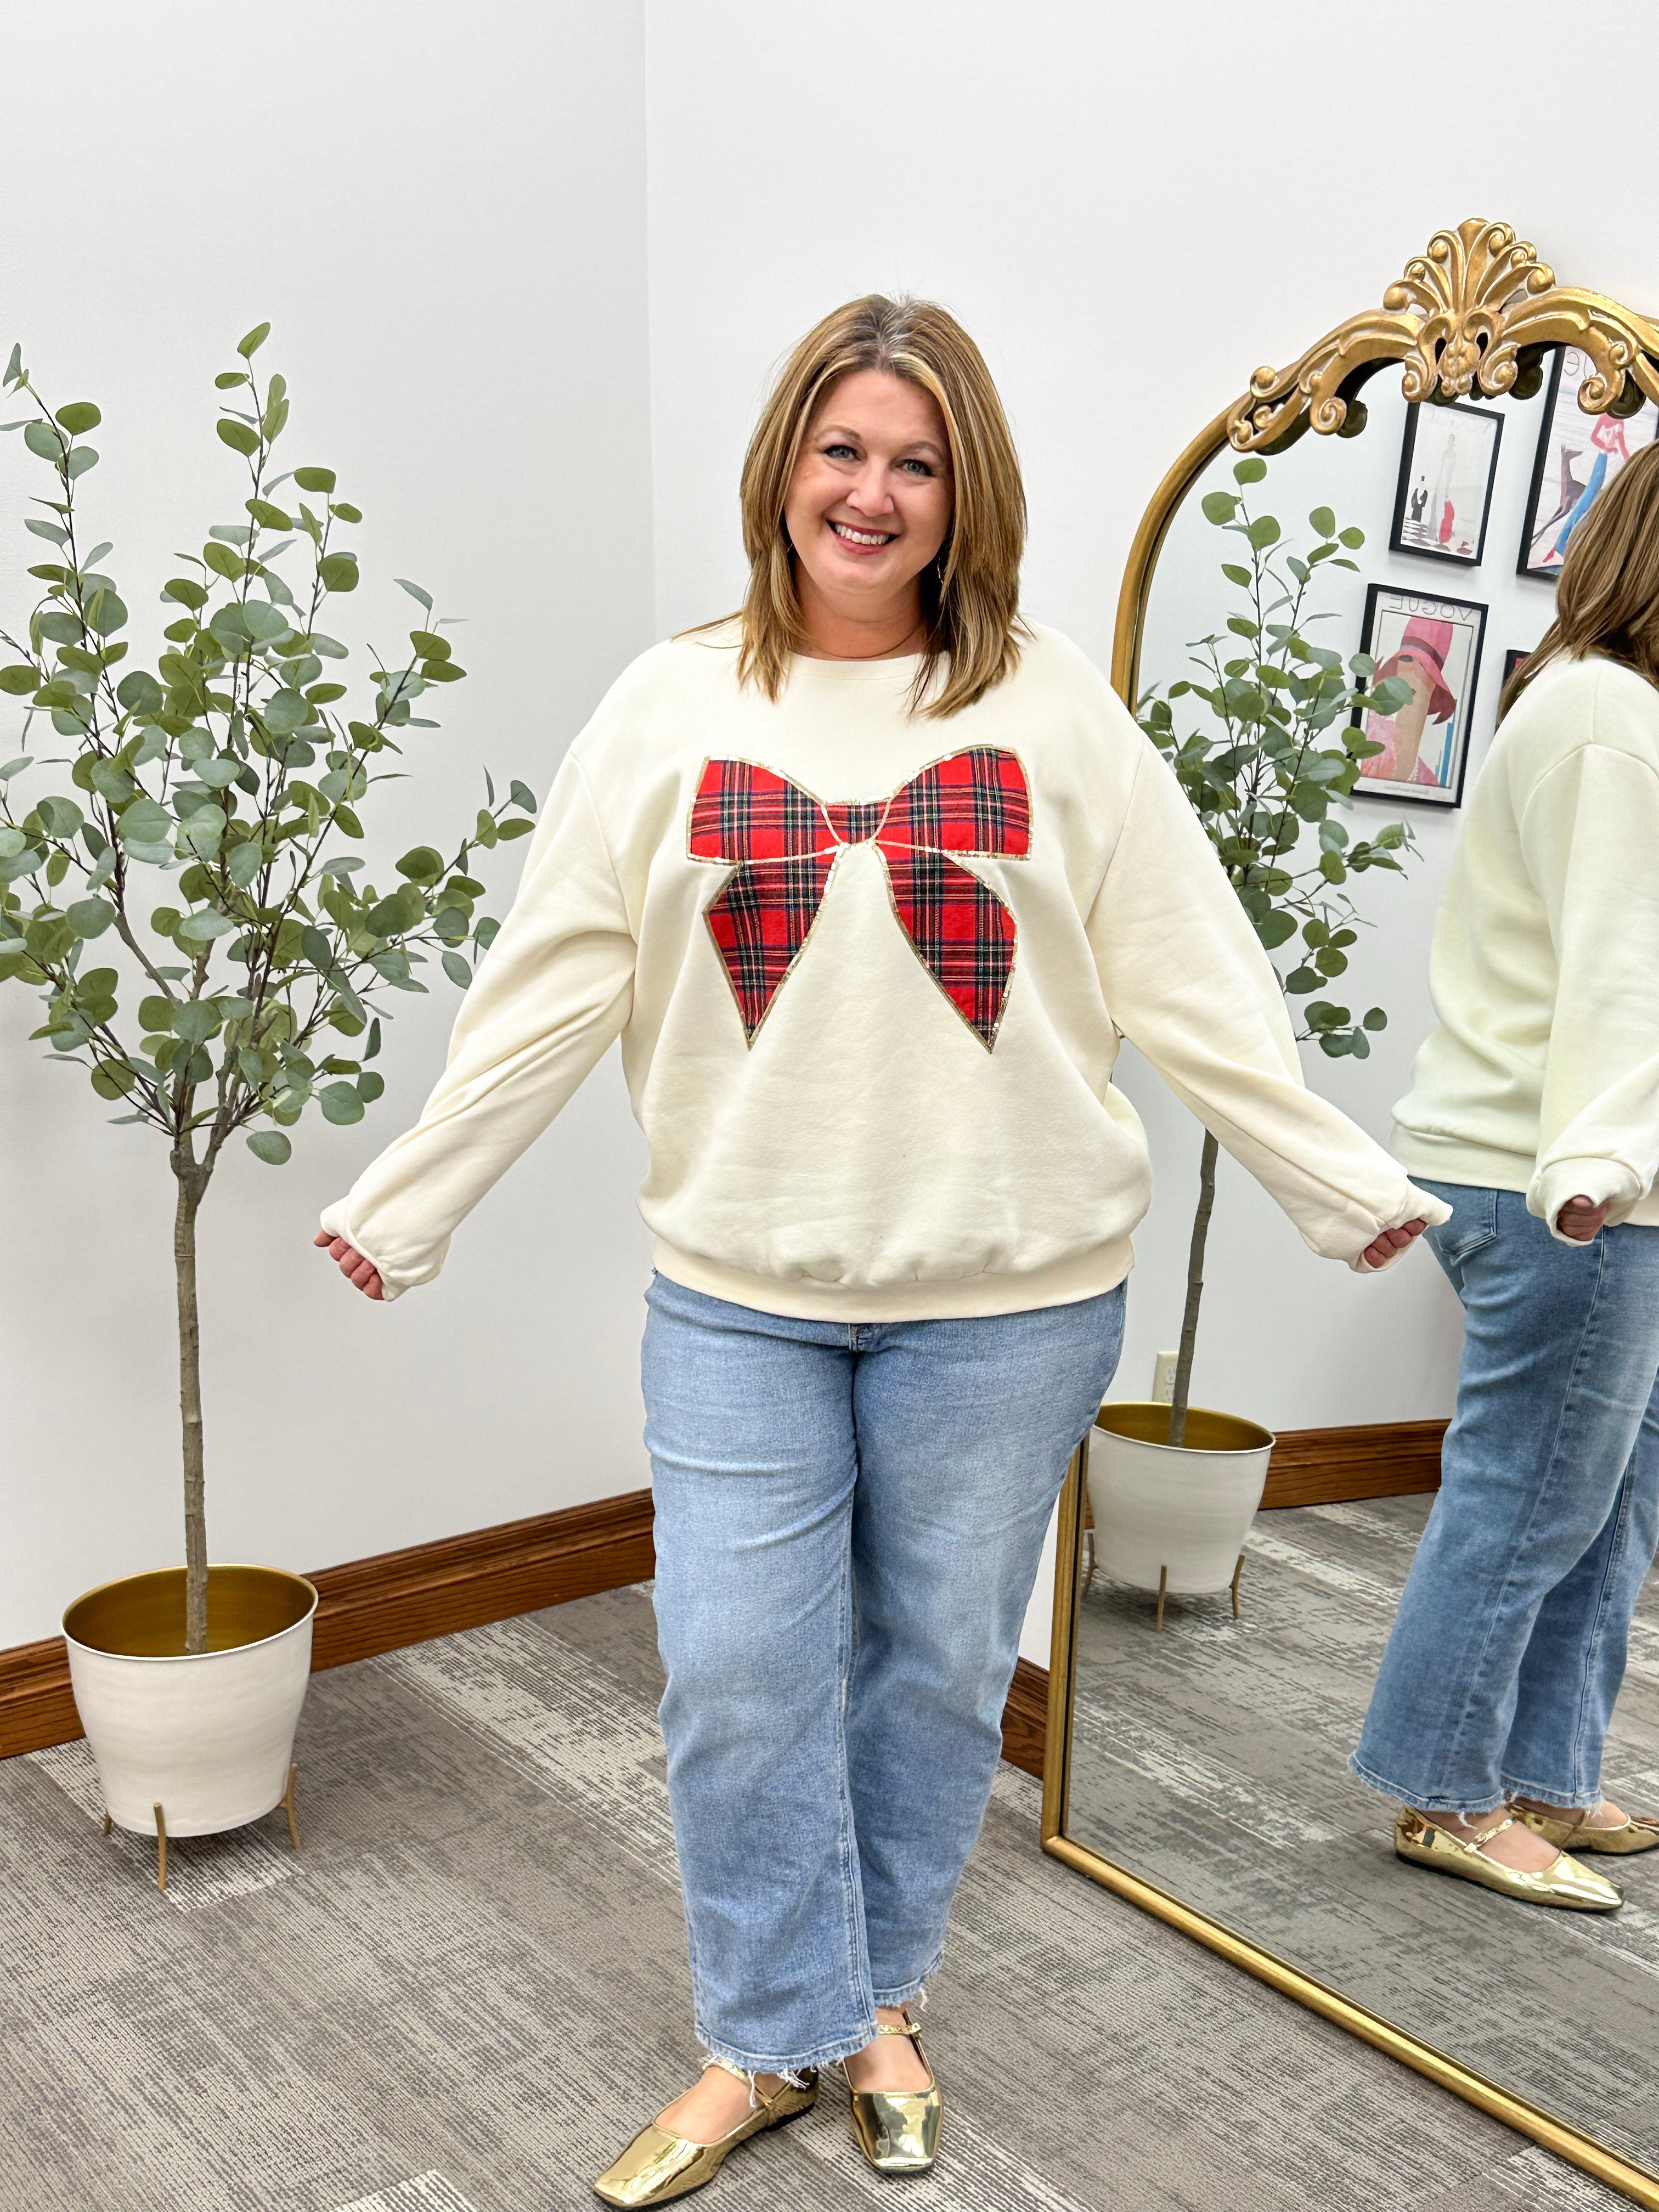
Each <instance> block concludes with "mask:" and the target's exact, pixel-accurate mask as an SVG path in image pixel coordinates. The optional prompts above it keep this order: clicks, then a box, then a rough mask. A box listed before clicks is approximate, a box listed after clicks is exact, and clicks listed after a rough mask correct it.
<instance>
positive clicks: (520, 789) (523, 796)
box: [507, 783, 536, 814]
mask: <svg viewBox="0 0 1659 2212" xmlns="http://www.w3.org/2000/svg"><path fill="white" fill-rule="evenodd" d="M507 796H508V798H509V799H511V800H512V801H513V805H515V806H522V807H523V809H524V811H525V812H526V814H533V813H534V812H535V811H536V794H535V793H534V792H533V791H532V789H531V788H530V786H529V785H528V784H527V783H514V784H513V786H512V787H510V789H509V791H508V793H507Z"/></svg>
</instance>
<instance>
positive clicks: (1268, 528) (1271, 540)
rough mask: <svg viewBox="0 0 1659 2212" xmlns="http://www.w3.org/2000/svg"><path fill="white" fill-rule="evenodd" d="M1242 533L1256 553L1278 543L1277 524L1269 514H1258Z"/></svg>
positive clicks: (1263, 551) (1262, 551)
mask: <svg viewBox="0 0 1659 2212" xmlns="http://www.w3.org/2000/svg"><path fill="white" fill-rule="evenodd" d="M1244 534H1245V536H1246V537H1247V538H1249V541H1250V543H1251V544H1252V545H1254V546H1255V550H1256V551H1257V552H1258V553H1265V552H1266V551H1267V548H1268V546H1270V545H1276V544H1278V543H1279V525H1278V524H1277V523H1276V522H1275V521H1274V520H1273V517H1272V515H1271V514H1258V515H1257V517H1256V519H1255V521H1254V522H1253V523H1251V525H1250V526H1249V529H1248V530H1247V531H1246V532H1245V533H1244Z"/></svg>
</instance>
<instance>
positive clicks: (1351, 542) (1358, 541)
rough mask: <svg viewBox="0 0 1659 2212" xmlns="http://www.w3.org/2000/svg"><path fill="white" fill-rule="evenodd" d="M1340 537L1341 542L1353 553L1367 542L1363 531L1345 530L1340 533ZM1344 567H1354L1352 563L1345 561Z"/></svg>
mask: <svg viewBox="0 0 1659 2212" xmlns="http://www.w3.org/2000/svg"><path fill="white" fill-rule="evenodd" d="M1339 536H1340V543H1341V544H1344V545H1346V547H1347V548H1348V550H1350V551H1351V552H1353V551H1357V550H1358V548H1359V547H1360V546H1362V545H1363V544H1364V542H1365V533H1364V531H1363V530H1353V529H1349V530H1344V531H1342V532H1340V533H1339ZM1342 566H1343V567H1344V568H1350V567H1352V562H1346V561H1345V562H1343V563H1342Z"/></svg>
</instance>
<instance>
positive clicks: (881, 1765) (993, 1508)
mask: <svg viewBox="0 0 1659 2212" xmlns="http://www.w3.org/2000/svg"><path fill="white" fill-rule="evenodd" d="M647 1304H648V1306H649V1309H650V1313H649V1318H648V1320H647V1325H646V1332H645V1350H644V1355H643V1362H642V1367H643V1377H644V1383H645V1403H646V1432H645V1433H646V1443H647V1449H649V1451H650V1454H651V1471H652V1487H653V1493H654V1496H655V1499H656V1541H657V1580H656V1609H657V1628H658V1638H659V1648H660V1650H661V1652H662V1657H663V1662H664V1665H665V1668H666V1669H667V1674H668V1687H667V1691H666V1693H665V1696H664V1699H663V1702H662V1728H663V1735H664V1737H665V1741H666V1743H667V1747H668V1789H669V1796H670V1801H671V1806H672V1810H673V1818H674V1840H675V1844H676V1846H677V1849H678V1854H679V1863H680V1878H681V1881H682V1882H683V1884H684V1892H685V1917H686V1923H687V1928H688V1932H689V1935H690V1951H691V1978H692V1985H693V1989H694V1992H695V1996H696V2028H697V2035H698V2039H699V2040H700V2041H701V2042H702V2045H704V2047H705V2049H707V2050H708V2051H710V2052H711V2053H713V2054H714V2056H715V2057H720V2058H724V2059H726V2060H728V2061H729V2062H730V2063H732V2064H733V2065H736V2066H738V2067H742V2068H744V2069H749V2070H750V2071H753V2072H756V2073H782V2072H784V2071H786V2070H794V2069H799V2068H802V2067H807V2066H823V2065H826V2064H828V2063H829V2061H830V2060H831V2059H834V2058H838V2057H845V2056H846V2055H847V2054H848V2052H849V2051H859V2050H861V2049H862V2048H863V2047H864V2045H866V2043H868V2042H870V2041H871V2040H872V2038H873V2036H874V2034H875V2032H876V2017H875V2008H876V2007H877V2006H878V2005H896V2004H902V2003H903V2002H905V2001H906V2000H907V1999H908V1998H910V1997H913V1996H915V1995H916V1994H917V1993H918V1992H919V1991H920V1990H921V1985H922V1984H923V1983H924V1982H925V1981H926V1979H927V1976H928V1975H929V1974H930V1973H931V1972H933V1969H934V1967H935V1966H937V1965H938V1963H939V1956H940V1953H941V1950H942V1948H943V1945H944V1940H945V1917H946V1915H947V1913H948V1912H949V1911H950V1906H951V1896H952V1894H953V1893H954V1891H955V1889H956V1886H957V1877H958V1876H959V1875H960V1874H961V1872H962V1869H963V1863H965V1861H966V1859H967V1857H968V1854H969V1850H971V1849H972V1847H973V1844H974V1839H975V1837H976V1835H977V1834H978V1832H979V1827H980V1823H981V1820H982V1819H983V1818H984V1814H985V1808H986V1804H987V1800H988V1799H989V1796H990V1792H991V1784H992V1780H993V1778H994V1775H995V1773H996V1767H997V1760H998V1759H999V1758H1000V1754H1001V1748H1002V1735H1001V1727H1002V1709H1003V1704H1004V1701H1005V1699H1006V1696H1007V1692H1008V1685H1009V1681H1010V1680H1011V1678H1012V1674H1013V1670H1014V1661H1015V1658H1016V1656H1017V1653H1018V1642H1019V1632H1020V1626H1021V1623H1022V1621H1023V1620H1024V1615H1025V1608H1026V1605H1027V1602H1028V1601H1029V1600H1030V1595H1031V1589H1032V1585H1033V1583H1034V1582H1035V1581H1036V1570H1037V1564H1038V1561H1039V1559H1040V1558H1041V1556H1042V1545H1043V1539H1044V1536H1045V1534H1047V1530H1048V1519H1049V1515H1050V1511H1051V1510H1052V1508H1053V1505H1054V1498H1055V1496H1056V1494H1057V1493H1058V1492H1059V1489H1060V1483H1061V1480H1063V1478H1064V1475H1065V1473H1066V1462H1067V1460H1068V1459H1069V1458H1070V1456H1071V1454H1072V1452H1073V1449H1075V1447H1076V1445H1077V1443H1078V1441H1079V1438H1080V1437H1082V1436H1083V1435H1084V1433H1085V1431H1086V1430H1087V1429H1088V1426H1089V1425H1090V1423H1091V1421H1092V1420H1093V1419H1094V1416H1095V1413H1096V1410H1097V1407H1098V1406H1099V1404H1100V1401H1101V1399H1102V1397H1103V1395H1104V1394H1105V1391H1106V1388H1107V1385H1108V1384H1109V1383H1110V1381H1111V1379H1112V1373H1113V1370H1114V1369H1115V1367H1116V1365H1117V1356H1118V1350H1119V1346H1120V1345H1121V1341H1122V1334H1123V1306H1124V1294H1123V1291H1122V1288H1121V1286H1120V1287H1119V1288H1118V1289H1116V1290H1114V1291H1108V1292H1106V1293H1105V1294H1104V1295H1103V1296H1102V1297H1094V1298H1085V1299H1083V1300H1081V1301H1079V1303H1078V1304H1074V1305H1061V1306H1047V1307H1042V1308H1040V1309H1038V1310H1036V1311H1035V1312H1030V1313H1015V1314H1000V1315H993V1316H984V1317H981V1318H974V1319H969V1320H960V1321H915V1322H857V1323H851V1324H849V1323H848V1322H818V1321H792V1320H788V1319H786V1318H784V1317H783V1316H779V1315H775V1314H767V1313H758V1312H756V1311H754V1310H751V1309H750V1308H749V1307H747V1306H739V1305H732V1304H728V1303H727V1302H726V1301H725V1300H724V1299H720V1298H713V1297H706V1296H704V1295H703V1294H702V1292H701V1291H690V1290H687V1289H685V1288H684V1287H683V1286H682V1285H679V1284H678V1283H674V1282H671V1281H669V1280H668V1279H666V1278H665V1277H663V1276H660V1275H659V1276H657V1277H656V1278H655V1279H654V1280H653V1283H652V1285H651V1289H650V1291H649V1293H648V1294H647Z"/></svg>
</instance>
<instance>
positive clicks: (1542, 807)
mask: <svg viewBox="0 0 1659 2212" xmlns="http://www.w3.org/2000/svg"><path fill="white" fill-rule="evenodd" d="M1429 982H1430V987H1431V991H1432V993H1433V995H1434V1010H1435V1012H1436V1014H1437V1016H1438V1018H1439V1022H1440V1026H1439V1028H1438V1029H1437V1030H1435V1031H1434V1032H1433V1034H1432V1035H1431V1036H1430V1037H1429V1039H1428V1042H1426V1043H1425V1045H1424V1046H1423V1048H1422V1049H1421V1051H1420V1052H1419V1054H1418V1055H1417V1061H1416V1065H1415V1066H1414V1067H1413V1072H1412V1087H1411V1089H1410V1091H1408V1092H1407V1095H1406V1096H1405V1097H1403V1098H1402V1099H1401V1101H1400V1103H1399V1104H1398V1105H1397V1106H1396V1107H1395V1109H1394V1111H1395V1141H1394V1150H1395V1155H1396V1157H1397V1158H1399V1159H1401V1160H1402V1161H1403V1162H1404V1163H1405V1164H1406V1165H1407V1167H1408V1168H1410V1169H1411V1170H1413V1173H1415V1174H1418V1175H1424V1176H1432V1177H1434V1178H1436V1179H1437V1180H1438V1181H1440V1182H1455V1183H1476V1184H1485V1185H1486V1186H1488V1187H1490V1188H1495V1189H1498V1190H1523V1191H1525V1193H1526V1194H1527V1208H1528V1212H1531V1213H1534V1214H1537V1215H1538V1216H1539V1217H1540V1218H1541V1219H1543V1220H1546V1221H1547V1222H1548V1223H1549V1225H1550V1231H1551V1234H1552V1235H1555V1234H1558V1233H1559V1232H1557V1231H1556V1228H1555V1218H1556V1216H1557V1215H1558V1214H1559V1212H1560V1210H1561V1208H1562V1206H1564V1205H1565V1203H1566V1201H1567V1200H1569V1199H1570V1198H1573V1197H1575V1196H1577V1195H1578V1194H1580V1193H1582V1194H1583V1195H1584V1196H1585V1197H1587V1198H1589V1200H1591V1201H1592V1202H1593V1203H1597V1204H1599V1203H1600V1201H1601V1200H1603V1199H1607V1200H1610V1201H1611V1209H1610V1211H1609V1213H1608V1216H1607V1218H1608V1220H1609V1221H1610V1222H1617V1221H1626V1220H1631V1221H1638V1222H1644V1223H1647V1224H1649V1225H1655V1224H1659V1197H1656V1195H1655V1194H1654V1191H1653V1182H1654V1177H1655V1175H1656V1173H1659V691H1656V690H1655V689H1654V687H1653V686H1652V685H1651V684H1649V683H1647V682H1645V681H1644V678H1641V677H1640V676H1638V674H1637V673H1636V671H1634V669H1631V668H1626V667H1623V666H1621V665H1620V664H1619V663H1618V662H1617V661H1613V660H1607V659H1603V658H1601V656H1600V655H1599V654H1598V655H1595V656H1592V657H1591V658H1589V659H1584V660H1559V661H1555V662H1552V663H1551V664H1550V665H1549V666H1547V667H1546V668H1544V669H1543V670H1541V671H1540V673H1539V675H1538V676H1537V677H1536V678H1534V681H1533V682H1532V683H1531V684H1528V687H1527V689H1526V690H1524V691H1523V692H1522V695H1521V696H1520V698H1519V699H1518V700H1517V701H1516V704H1515V707H1514V708H1513V710H1512V711H1511V712H1510V714H1507V715H1506V716H1505V717H1504V722H1503V726H1502V727H1501V728H1500V729H1499V730H1498V735H1497V737H1496V738H1494V739H1493V740H1492V750H1491V752H1490V753H1489V754H1488V755H1487V757H1486V765H1485V766H1484V768H1483V769H1481V771H1480V779H1479V781H1477V783H1476V784H1475V787H1474V795H1473V797H1472V798H1471V799H1470V801H1469V804H1468V809H1467V811H1466V815H1465V819H1464V823H1463V835H1462V840H1461V842H1460V843H1459V845H1458V848H1457V854H1456V857H1455V860H1453V862H1452V867H1451V873H1450V876H1449V878H1448V880H1447V884H1446V895H1445V897H1444V900H1443V902H1442V904H1441V908H1440V914H1439V917H1438V919H1437V921H1436V924H1435V933H1434V945H1433V949H1432V951H1431V955H1430V963H1429Z"/></svg>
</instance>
